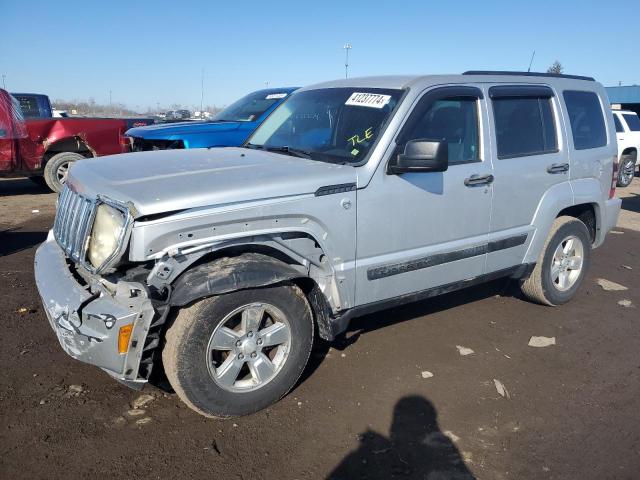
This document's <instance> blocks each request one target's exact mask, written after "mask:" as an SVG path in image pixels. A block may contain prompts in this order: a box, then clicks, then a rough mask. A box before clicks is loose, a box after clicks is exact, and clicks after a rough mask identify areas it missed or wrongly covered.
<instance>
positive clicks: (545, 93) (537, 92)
mask: <svg viewBox="0 0 640 480" xmlns="http://www.w3.org/2000/svg"><path fill="white" fill-rule="evenodd" d="M554 96H555V95H554V94H553V90H552V89H551V87H548V86H546V85H494V86H492V87H489V98H491V99H492V100H493V99H494V98H522V97H537V98H552V97H554Z"/></svg>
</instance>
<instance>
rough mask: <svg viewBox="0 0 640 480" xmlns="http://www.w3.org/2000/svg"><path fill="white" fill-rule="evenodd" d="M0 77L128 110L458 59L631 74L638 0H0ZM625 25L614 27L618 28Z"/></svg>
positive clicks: (456, 66) (425, 68)
mask: <svg viewBox="0 0 640 480" xmlns="http://www.w3.org/2000/svg"><path fill="white" fill-rule="evenodd" d="M0 12H1V17H2V27H1V28H0V74H6V82H7V88H8V89H9V90H10V91H32V92H43V93H47V94H49V96H51V97H52V98H54V99H68V100H71V99H78V100H86V99H88V98H90V97H93V98H94V99H95V100H96V102H99V103H108V101H109V90H112V92H113V93H112V95H113V101H114V102H122V103H125V104H127V105H128V106H129V107H132V108H137V109H140V110H143V109H146V108H147V107H148V106H152V107H155V105H156V102H159V103H160V105H161V106H168V105H169V104H171V103H181V104H184V105H189V106H190V105H199V103H200V72H201V69H202V68H204V69H205V82H204V86H205V104H216V105H223V104H228V103H230V102H232V101H233V100H235V99H236V98H238V97H240V96H241V95H244V94H246V93H248V92H249V91H252V90H256V89H259V88H262V87H264V82H266V81H268V82H269V84H270V86H289V85H293V86H295V85H307V84H310V83H315V82H318V81H322V80H328V79H333V78H339V77H342V76H343V75H344V50H343V48H342V46H343V44H344V43H345V42H350V43H351V44H352V45H353V49H352V50H351V54H350V64H351V68H350V76H363V75H378V74H400V73H458V72H462V71H464V70H468V69H496V70H497V69H505V70H518V69H519V70H526V68H527V66H528V63H529V58H530V56H531V52H532V51H533V50H535V51H536V56H535V59H534V62H533V70H538V71H544V70H546V68H547V67H548V66H549V65H550V64H551V63H553V61H554V60H556V59H558V60H559V61H560V62H561V63H562V64H563V65H564V67H565V72H566V73H573V74H584V75H592V76H595V77H596V78H597V79H598V80H599V81H600V82H602V83H604V84H605V85H617V84H618V82H619V81H621V82H622V83H623V85H625V84H634V83H636V84H639V83H640V37H639V36H638V27H637V22H638V19H639V18H640V0H609V1H607V2H604V1H597V0H555V1H548V0H544V1H535V2H532V1H529V2H518V1H515V0H513V1H493V2H492V1H489V0H488V1H485V2H479V1H449V2H434V1H426V0H425V1H419V0H416V1H403V0H396V1H385V2H377V1H368V2H364V1H353V2H347V1H346V0H344V1H333V0H320V1H314V2H309V1H305V0H297V1H276V0H273V1H256V2H249V1H239V0H236V1H227V2H215V1H188V0H183V1H181V2H178V1H162V0H155V1H149V0H146V1H145V0H139V1H126V2H125V1H120V0H108V1H88V0H84V1H77V2H76V1H64V0H63V1H58V2H54V1H50V0H47V1H40V0H32V1H26V0H0ZM625 25H626V27H625Z"/></svg>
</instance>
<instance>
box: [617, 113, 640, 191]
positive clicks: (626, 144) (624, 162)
mask: <svg viewBox="0 0 640 480" xmlns="http://www.w3.org/2000/svg"><path fill="white" fill-rule="evenodd" d="M613 120H614V122H615V124H616V137H617V139H618V154H619V155H620V157H619V159H618V181H617V185H618V186H619V187H627V186H629V184H631V182H632V181H633V177H634V175H635V173H636V160H637V159H638V151H639V150H640V118H638V115H637V114H636V113H635V112H632V111H630V110H613Z"/></svg>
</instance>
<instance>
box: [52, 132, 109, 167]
mask: <svg viewBox="0 0 640 480" xmlns="http://www.w3.org/2000/svg"><path fill="white" fill-rule="evenodd" d="M63 152H73V153H79V154H80V155H82V156H83V157H86V158H91V157H97V156H98V155H97V154H96V152H95V150H93V149H92V148H91V146H90V145H89V144H88V143H87V142H86V141H85V140H84V139H83V138H81V137H80V136H77V135H76V136H72V137H65V138H61V139H58V140H56V141H55V142H52V143H51V144H49V145H47V149H46V150H45V152H44V156H43V158H44V163H46V162H47V161H48V160H49V159H50V158H51V157H53V156H54V155H57V154H58V153H63Z"/></svg>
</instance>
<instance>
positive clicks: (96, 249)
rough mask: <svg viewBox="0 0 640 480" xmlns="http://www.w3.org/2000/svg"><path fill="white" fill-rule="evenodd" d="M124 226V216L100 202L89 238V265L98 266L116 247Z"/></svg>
mask: <svg viewBox="0 0 640 480" xmlns="http://www.w3.org/2000/svg"><path fill="white" fill-rule="evenodd" d="M124 226H125V216H124V214H123V213H122V212H121V211H120V210H117V209H115V208H113V207H111V206H109V205H106V204H104V203H103V204H101V205H99V206H98V209H97V210H96V216H95V220H94V221H93V229H92V230H91V237H90V238H89V249H88V256H89V261H90V262H91V265H93V266H94V267H95V268H100V266H101V265H102V264H103V263H104V262H105V261H106V260H107V259H108V258H109V257H110V256H111V255H112V254H113V253H114V252H115V251H116V250H117V249H118V242H119V241H120V238H121V236H122V233H123V229H124Z"/></svg>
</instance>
